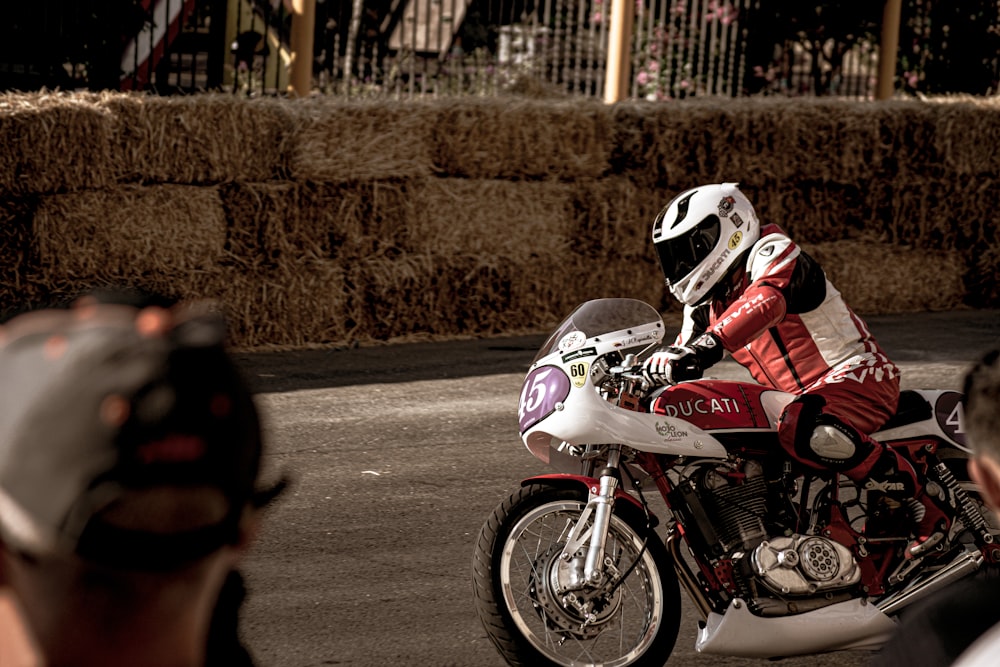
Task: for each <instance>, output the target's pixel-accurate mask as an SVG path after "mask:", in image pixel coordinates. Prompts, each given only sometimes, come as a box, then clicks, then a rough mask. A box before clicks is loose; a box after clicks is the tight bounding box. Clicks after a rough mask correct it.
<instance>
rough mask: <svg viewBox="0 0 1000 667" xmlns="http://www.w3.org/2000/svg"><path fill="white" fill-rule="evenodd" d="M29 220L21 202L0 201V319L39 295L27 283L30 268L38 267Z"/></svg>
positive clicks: (29, 212) (29, 213) (26, 210)
mask: <svg viewBox="0 0 1000 667" xmlns="http://www.w3.org/2000/svg"><path fill="white" fill-rule="evenodd" d="M31 217H32V211H31V208H30V207H29V206H27V205H26V204H25V203H24V202H11V203H7V202H4V201H2V200H0V318H3V317H5V316H6V315H7V314H13V313H14V312H17V311H20V310H23V309H24V308H26V307H27V306H29V305H30V304H31V303H32V302H33V301H34V300H35V299H37V298H38V296H39V295H38V294H37V289H36V288H35V286H34V285H33V284H32V283H30V282H29V281H28V280H27V275H28V274H29V273H30V267H32V266H37V264H38V258H37V257H36V255H35V250H34V245H33V244H32V238H31Z"/></svg>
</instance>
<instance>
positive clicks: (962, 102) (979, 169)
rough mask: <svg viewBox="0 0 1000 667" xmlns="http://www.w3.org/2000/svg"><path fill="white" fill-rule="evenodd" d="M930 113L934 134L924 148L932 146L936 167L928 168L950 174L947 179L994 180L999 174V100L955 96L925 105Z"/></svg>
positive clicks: (995, 98) (941, 98) (929, 101)
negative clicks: (931, 114) (967, 177)
mask: <svg viewBox="0 0 1000 667" xmlns="http://www.w3.org/2000/svg"><path fill="white" fill-rule="evenodd" d="M925 105H926V106H927V107H928V108H929V109H932V110H933V116H934V132H933V133H931V134H930V136H928V137H927V140H926V142H925V145H929V146H932V147H933V149H934V152H935V154H936V155H937V156H938V158H939V160H940V161H941V163H940V164H934V165H929V166H933V167H935V168H936V170H940V169H941V168H944V169H945V170H947V171H948V172H951V173H952V176H951V177H965V176H971V177H979V178H990V179H996V176H997V173H998V172H1000V153H998V152H997V150H996V147H997V146H998V145H1000V97H997V96H993V97H979V98H976V97H971V96H967V95H955V96H945V97H936V98H933V99H930V100H927V101H926V102H925Z"/></svg>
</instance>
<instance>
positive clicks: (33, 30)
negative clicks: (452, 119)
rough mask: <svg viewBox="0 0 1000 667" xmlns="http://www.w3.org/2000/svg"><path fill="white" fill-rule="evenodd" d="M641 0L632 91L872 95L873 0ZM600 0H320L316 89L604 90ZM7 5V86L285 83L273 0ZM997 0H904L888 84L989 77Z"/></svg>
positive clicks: (999, 36) (946, 83)
mask: <svg viewBox="0 0 1000 667" xmlns="http://www.w3.org/2000/svg"><path fill="white" fill-rule="evenodd" d="M635 1H636V6H635V7H636V13H635V24H634V31H633V40H632V54H631V65H632V67H631V79H630V83H631V88H630V94H631V96H632V97H634V98H639V99H648V100H669V99H678V98H685V97H690V96H703V95H724V96H741V95H786V96H790V95H836V96H841V97H849V98H857V99H868V98H871V97H873V94H874V86H875V72H876V71H877V65H878V48H877V46H878V45H877V41H878V30H879V25H878V23H879V21H880V20H881V9H880V8H881V5H882V3H880V2H870V0H857V2H855V3H854V4H855V5H856V10H855V11H854V13H853V14H851V15H850V17H849V18H850V20H844V16H843V13H842V14H841V15H838V16H830V15H827V16H825V17H820V18H821V20H817V14H816V11H815V8H814V7H813V5H814V4H823V3H822V2H820V0H813V1H812V2H794V1H791V0H635ZM116 3H117V5H118V6H119V9H118V10H116V11H115V12H114V13H113V15H112V12H111V11H110V10H109V7H111V6H112V5H115V4H116ZM610 3H611V0H364V1H362V0H353V1H346V0H317V5H316V32H315V54H314V59H313V85H314V89H315V90H316V91H317V92H319V93H323V94H335V95H343V96H349V97H373V96H391V97H411V96H424V95H453V94H474V95H497V94H504V93H506V92H512V93H519V94H525V95H534V96H543V95H586V96H603V92H604V90H603V89H604V80H605V62H606V60H607V45H608V20H607V17H608V13H609V10H610ZM826 4H831V3H826ZM839 4H841V5H844V4H849V3H844V2H841V3H839ZM955 4H961V5H963V7H962V9H961V10H957V9H955V8H954V7H952V6H951V5H955ZM122 7H125V8H128V11H124V10H121V8H122ZM4 12H5V13H6V15H7V17H8V21H7V23H6V27H5V28H4V29H5V30H8V31H11V33H12V34H11V36H12V37H13V38H12V39H11V38H8V39H6V40H4V39H0V88H3V89H11V88H20V89H35V88H37V87H39V86H47V87H49V88H52V87H60V88H79V87H84V88H91V89H95V88H96V89H106V88H119V89H126V90H129V89H138V90H150V91H153V92H156V93H159V94H173V93H178V92H194V91H200V90H227V91H231V92H234V93H241V94H248V95H262V94H267V95H276V94H284V93H285V92H286V90H287V87H288V74H287V70H288V64H289V60H290V50H289V41H290V27H291V15H290V13H289V11H288V9H287V8H286V2H284V1H283V0H79V1H78V2H66V1H65V0H33V2H32V3H16V4H15V5H12V6H11V7H10V8H5V9H4ZM998 14H1000V3H998V2H997V1H996V0H963V3H950V5H949V3H946V2H944V1H943V0H904V21H903V26H902V31H901V37H900V66H899V68H898V77H897V80H898V83H897V89H899V90H903V91H907V92H915V93H920V92H928V93H940V92H971V93H974V94H995V93H996V92H997V89H998V83H997V82H998V79H1000V76H998V72H1000V59H998V56H997V54H998V52H1000V30H998V29H996V28H995V26H998V25H1000V16H998ZM11 17H13V18H11ZM963 17H964V18H963ZM0 23H2V22H0ZM80 40H84V42H85V43H83V44H82V45H81V44H80V43H79V42H80ZM123 44H124V48H123V47H122V45H123ZM949 87H950V88H951V90H949Z"/></svg>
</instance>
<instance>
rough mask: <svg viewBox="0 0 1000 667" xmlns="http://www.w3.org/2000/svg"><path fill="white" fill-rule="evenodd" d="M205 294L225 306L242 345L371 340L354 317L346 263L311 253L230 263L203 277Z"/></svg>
mask: <svg viewBox="0 0 1000 667" xmlns="http://www.w3.org/2000/svg"><path fill="white" fill-rule="evenodd" d="M199 278H200V281H199V284H198V286H197V293H198V295H199V296H203V297H206V298H212V299H215V300H218V301H219V302H221V303H222V304H223V305H224V308H225V312H226V316H227V318H228V321H229V332H230V340H231V343H232V345H233V346H234V347H236V348H237V349H244V350H248V349H258V350H260V349H273V350H285V349H306V348H311V347H329V346H341V345H347V344H348V343H350V342H351V341H354V340H359V339H367V336H366V335H365V334H366V332H363V331H358V324H357V323H356V322H352V321H351V320H350V319H349V317H348V312H347V305H346V304H347V301H348V298H349V294H350V289H349V285H347V283H346V273H345V269H344V267H343V266H342V265H341V264H340V263H338V262H335V261H333V260H324V259H316V258H312V257H308V258H305V259H303V260H302V261H301V262H300V263H299V264H298V265H297V266H295V267H292V266H290V265H284V264H279V265H277V266H257V267H254V268H253V269H249V270H248V269H247V268H246V267H240V266H227V267H224V268H223V269H222V270H220V271H218V272H216V273H211V274H203V275H200V276H199Z"/></svg>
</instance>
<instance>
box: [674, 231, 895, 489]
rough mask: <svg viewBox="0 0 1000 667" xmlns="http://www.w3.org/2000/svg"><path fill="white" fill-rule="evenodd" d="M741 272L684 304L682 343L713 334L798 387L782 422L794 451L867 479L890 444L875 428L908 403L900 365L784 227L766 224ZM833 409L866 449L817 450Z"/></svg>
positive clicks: (764, 376) (761, 378) (762, 379)
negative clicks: (829, 456) (701, 299)
mask: <svg viewBox="0 0 1000 667" xmlns="http://www.w3.org/2000/svg"><path fill="white" fill-rule="evenodd" d="M741 273H742V276H737V277H736V278H735V279H734V280H736V281H737V282H736V283H735V285H734V286H733V287H732V289H730V291H729V293H728V295H727V296H725V297H723V298H721V299H718V298H717V299H713V300H711V301H709V302H708V303H705V304H702V305H699V306H696V307H690V306H687V307H685V309H684V324H683V326H682V329H681V332H680V334H679V335H678V339H677V343H678V344H683V343H686V342H689V341H690V340H692V339H693V338H694V337H695V336H697V335H698V334H700V333H701V332H703V331H710V332H712V333H714V334H715V335H716V336H718V338H719V339H720V340H721V342H722V345H723V347H724V348H725V349H726V351H727V352H729V353H730V355H732V357H733V359H735V360H736V361H737V362H738V363H740V364H741V365H743V366H744V367H745V368H746V369H747V370H748V371H749V372H750V374H751V375H752V376H753V377H754V379H756V380H757V381H758V382H759V383H761V384H763V385H766V386H770V387H774V388H775V389H779V390H781V391H785V392H789V393H793V394H798V395H799V397H798V398H797V399H796V400H795V401H793V402H792V403H791V404H789V405H788V406H787V407H786V408H785V411H784V412H783V413H782V415H781V419H780V421H779V423H778V438H779V441H780V442H781V445H782V447H783V448H784V449H785V451H786V452H787V453H788V454H789V455H790V456H792V457H793V458H794V459H796V460H797V461H800V462H802V463H804V464H806V465H808V466H811V467H814V468H819V469H824V468H832V469H836V470H838V471H839V472H842V473H844V474H845V475H847V476H848V477H850V478H851V479H855V480H859V479H862V478H864V477H865V476H866V475H867V474H868V472H869V471H870V470H871V468H872V465H873V464H874V463H875V462H876V460H877V459H878V458H879V456H880V455H881V454H882V451H883V446H882V445H881V444H880V443H878V442H876V441H875V440H873V439H872V438H870V437H869V434H870V433H872V432H874V431H875V430H877V429H878V428H879V427H880V426H881V425H882V424H884V423H885V422H886V420H887V419H888V418H889V417H891V416H892V415H893V413H894V412H895V410H896V406H897V403H898V402H899V369H898V368H897V367H896V366H895V365H894V364H893V363H892V362H891V361H890V360H889V359H888V357H886V355H885V353H884V352H883V351H882V349H881V348H880V347H879V345H878V343H877V342H876V341H875V339H874V337H873V336H872V334H871V332H870V331H869V330H868V327H867V326H866V325H865V323H864V322H863V321H862V320H861V318H859V317H858V316H857V315H855V313H854V312H853V311H852V310H851V309H850V308H849V307H848V305H847V304H846V303H845V302H844V300H843V298H842V297H841V295H840V292H838V291H837V289H836V288H835V287H834V286H833V285H832V284H831V283H830V281H829V280H827V278H826V275H825V274H824V272H823V270H822V268H821V267H820V266H819V264H818V263H817V262H816V261H815V260H814V259H812V258H811V257H810V256H809V255H807V254H806V253H804V252H802V250H801V249H800V248H799V246H798V245H796V244H795V243H794V242H793V241H792V240H791V239H790V238H789V237H788V236H787V235H786V234H785V233H784V232H783V231H782V230H781V229H780V228H779V227H778V226H777V225H765V226H764V227H762V228H761V237H760V240H759V241H758V242H757V243H756V244H755V245H754V246H753V247H752V248H751V249H750V251H749V252H748V254H747V259H746V266H745V270H744V271H742V272H741ZM806 397H814V398H811V399H807V398H806ZM831 417H832V418H834V419H836V420H837V421H838V422H839V424H840V425H844V426H847V427H849V428H850V429H852V430H853V431H855V432H856V433H852V434H851V436H852V439H854V440H855V441H856V442H857V443H858V447H857V448H856V451H855V453H854V454H853V455H852V456H850V457H848V458H847V459H838V460H823V459H822V457H821V456H817V454H816V453H815V452H813V451H811V450H810V449H809V446H808V440H809V437H810V435H811V433H812V431H813V428H814V427H815V425H816V424H817V420H818V421H819V422H822V421H823V419H829V418H831ZM800 422H801V423H800Z"/></svg>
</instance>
